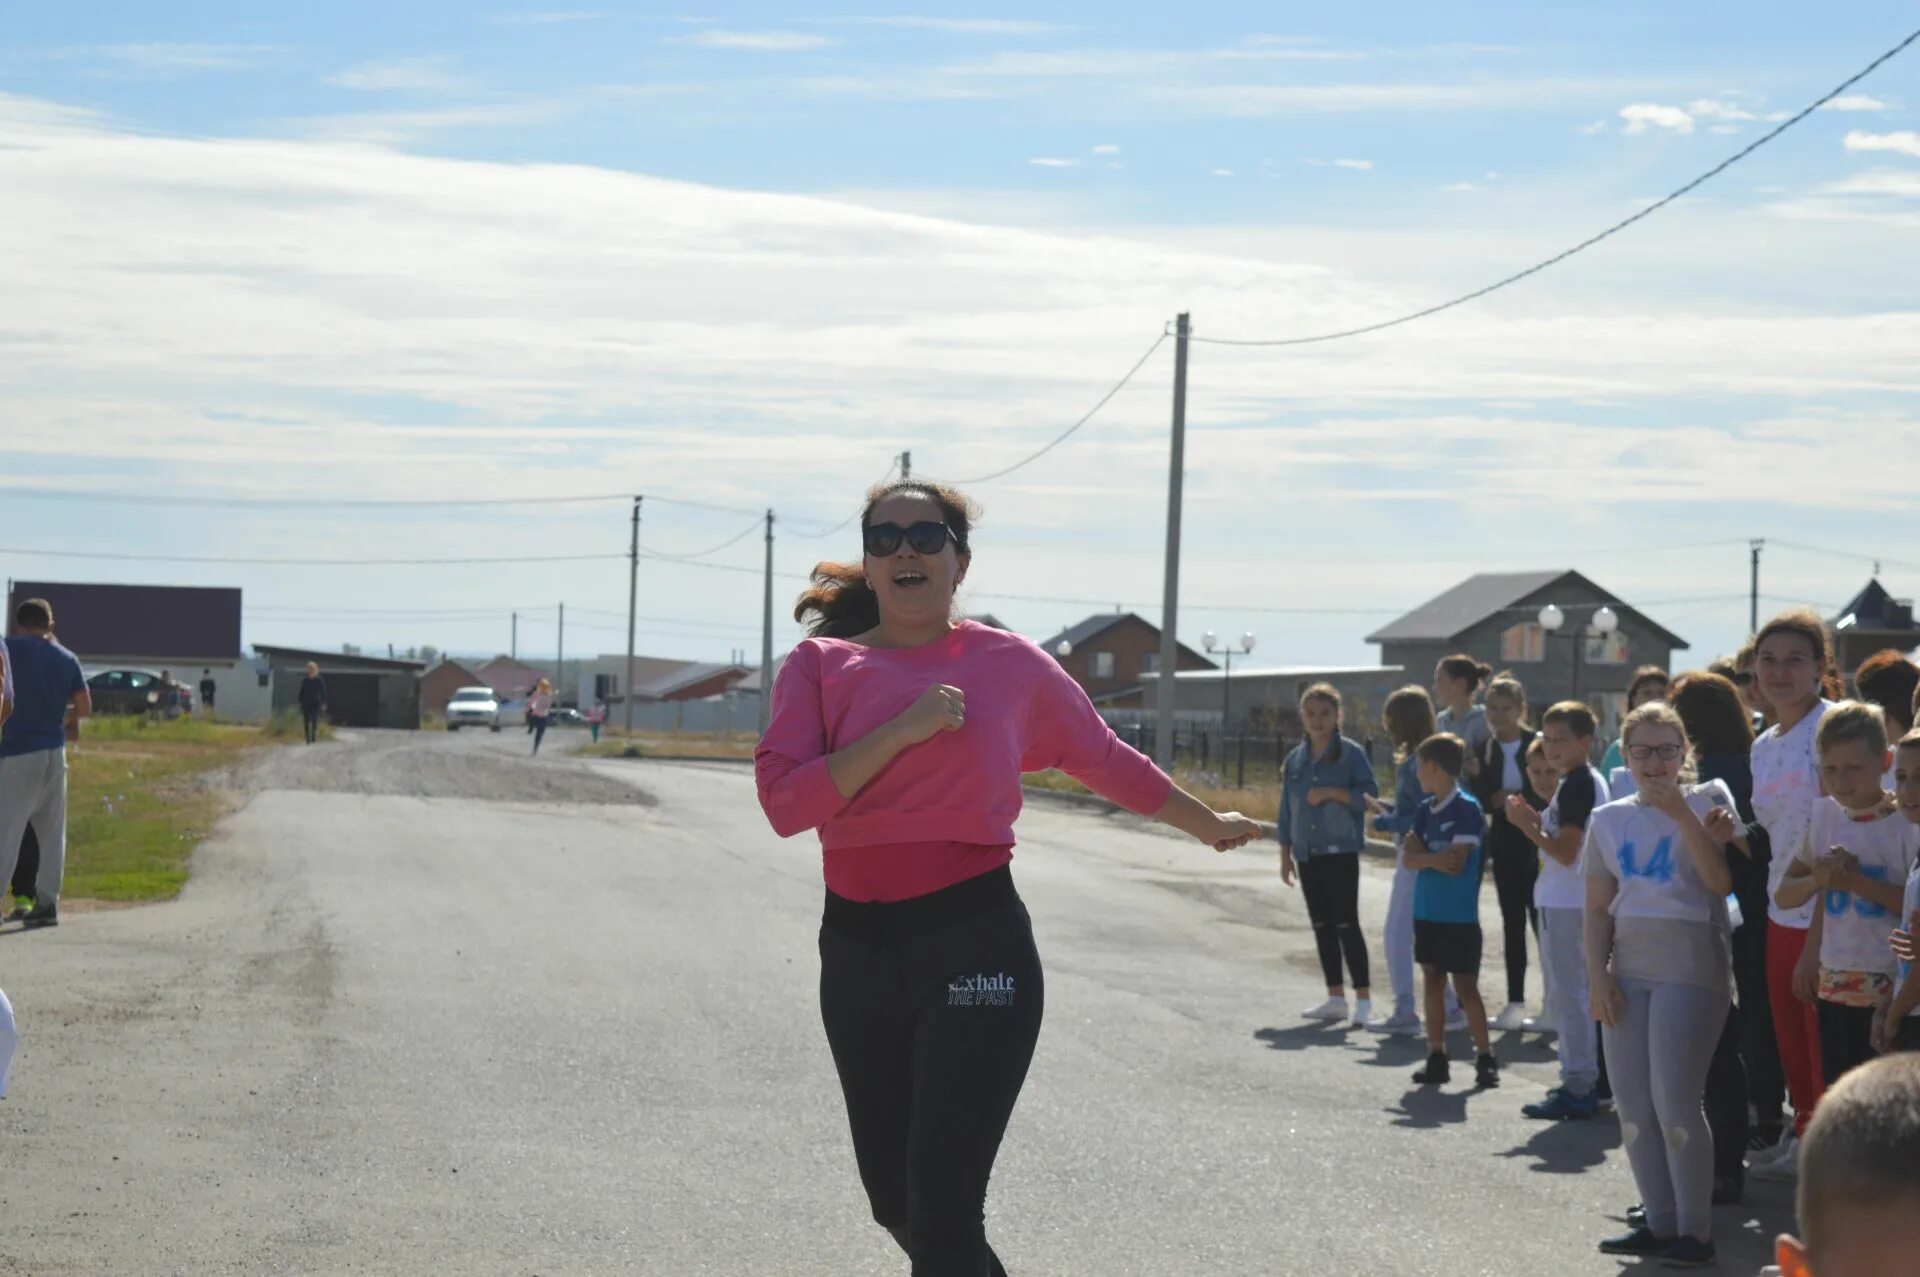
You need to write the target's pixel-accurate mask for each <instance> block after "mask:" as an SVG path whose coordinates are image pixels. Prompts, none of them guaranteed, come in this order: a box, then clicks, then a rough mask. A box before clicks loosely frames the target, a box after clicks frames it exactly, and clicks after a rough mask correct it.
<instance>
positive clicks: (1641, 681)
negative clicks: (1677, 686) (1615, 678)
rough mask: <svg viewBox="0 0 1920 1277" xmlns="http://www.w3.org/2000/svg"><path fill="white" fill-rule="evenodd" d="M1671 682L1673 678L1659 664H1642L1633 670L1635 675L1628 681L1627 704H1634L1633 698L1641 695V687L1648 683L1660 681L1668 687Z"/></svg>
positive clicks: (1630, 705) (1659, 682)
mask: <svg viewBox="0 0 1920 1277" xmlns="http://www.w3.org/2000/svg"><path fill="white" fill-rule="evenodd" d="M1671 682H1672V680H1670V679H1669V678H1668V677H1667V672H1666V671H1665V670H1663V669H1661V668H1660V667H1659V666H1658V665H1642V666H1641V667H1640V668H1639V669H1637V670H1635V671H1634V672H1633V677H1632V678H1631V679H1629V680H1628V681H1627V705H1628V706H1629V707H1632V706H1633V698H1634V697H1635V696H1637V695H1639V693H1640V689H1641V688H1642V687H1644V686H1645V685H1646V684H1648V683H1658V684H1660V686H1662V687H1667V686H1670V685H1671Z"/></svg>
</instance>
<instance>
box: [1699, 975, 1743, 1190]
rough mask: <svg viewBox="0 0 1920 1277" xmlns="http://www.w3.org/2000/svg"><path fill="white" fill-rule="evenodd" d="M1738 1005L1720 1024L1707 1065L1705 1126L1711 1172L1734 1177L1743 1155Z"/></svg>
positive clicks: (1741, 1062)
mask: <svg viewBox="0 0 1920 1277" xmlns="http://www.w3.org/2000/svg"><path fill="white" fill-rule="evenodd" d="M1740 1014H1741V1013H1740V1008H1739V1007H1734V1008H1733V1009H1732V1011H1731V1012H1730V1013H1729V1014H1728V1016H1727V1018H1726V1022H1725V1023H1723V1024H1722V1025H1721V1026H1720V1040H1719V1041H1718V1042H1716V1043H1714V1047H1713V1060H1712V1062H1711V1063H1709V1064H1708V1065H1707V1092H1706V1097H1705V1101H1706V1110H1707V1129H1708V1130H1710V1131H1712V1132H1713V1173H1714V1174H1715V1175H1716V1176H1718V1177H1720V1178H1722V1179H1733V1178H1737V1177H1738V1176H1739V1175H1740V1174H1741V1173H1742V1172H1743V1171H1744V1170H1745V1168H1746V1157H1747V1066H1746V1064H1745V1062H1744V1061H1743V1060H1742V1059H1741V1058H1740V1042H1741V1039H1742V1036H1743V1035H1742V1033H1741V1028H1740Z"/></svg>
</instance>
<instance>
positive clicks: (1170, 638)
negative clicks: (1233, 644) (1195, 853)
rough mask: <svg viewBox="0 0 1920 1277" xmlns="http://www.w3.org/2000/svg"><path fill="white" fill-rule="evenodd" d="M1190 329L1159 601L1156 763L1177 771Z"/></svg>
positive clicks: (1184, 323) (1178, 385) (1178, 395)
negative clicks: (1175, 729)
mask: <svg viewBox="0 0 1920 1277" xmlns="http://www.w3.org/2000/svg"><path fill="white" fill-rule="evenodd" d="M1191 331H1192V324H1191V322H1190V319H1189V316H1188V314H1187V312H1186V311H1181V312H1180V319H1179V322H1178V324H1177V326H1176V328H1175V330H1174V335H1175V338H1176V340H1175V343H1174V348H1173V451H1172V456H1171V457H1170V459H1169V461H1168V464H1167V578H1166V587H1165V590H1164V592H1163V593H1162V595H1161V599H1160V671H1159V672H1160V682H1159V688H1158V691H1159V698H1158V699H1159V706H1158V709H1159V713H1158V714H1157V715H1156V716H1155V717H1156V722H1157V724H1158V725H1157V727H1156V728H1155V730H1154V736H1153V761H1155V762H1156V763H1158V764H1160V767H1161V769H1162V770H1164V771H1171V770H1173V724H1174V714H1173V707H1174V690H1175V689H1174V674H1175V673H1176V672H1177V671H1178V670H1179V668H1180V639H1179V636H1178V630H1179V627H1180V489H1181V485H1182V483H1183V482H1184V480H1185V477H1186V459H1187V337H1188V335H1189V334H1190V333H1191Z"/></svg>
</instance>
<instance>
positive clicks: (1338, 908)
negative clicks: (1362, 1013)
mask: <svg viewBox="0 0 1920 1277" xmlns="http://www.w3.org/2000/svg"><path fill="white" fill-rule="evenodd" d="M1300 894H1301V895H1303V896H1305V897H1306V898H1307V917H1308V918H1309V919H1311V920H1312V922H1313V942H1314V944H1316V945H1318V946H1319V948H1320V971H1321V974H1323V975H1325V976H1326V978H1327V987H1328V988H1330V989H1331V988H1333V987H1335V986H1336V985H1341V984H1345V983H1346V981H1344V980H1342V979H1341V978H1340V959H1341V957H1342V955H1344V956H1345V957H1346V960H1347V971H1348V973H1349V974H1350V975H1352V977H1353V987H1354V988H1356V989H1367V988H1371V987H1372V984H1373V981H1372V980H1370V979H1369V978H1368V972H1367V937H1366V935H1365V934H1364V933H1362V932H1361V930H1360V857H1359V856H1358V855H1356V854H1354V853H1352V852H1335V853H1328V852H1321V853H1319V854H1318V855H1314V856H1309V857H1307V858H1306V859H1305V860H1302V861H1301V862H1300Z"/></svg>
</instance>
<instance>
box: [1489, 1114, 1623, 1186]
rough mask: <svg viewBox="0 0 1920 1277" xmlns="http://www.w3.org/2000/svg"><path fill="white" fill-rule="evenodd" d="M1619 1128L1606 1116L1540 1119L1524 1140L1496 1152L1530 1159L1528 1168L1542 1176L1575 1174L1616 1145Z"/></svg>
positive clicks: (1588, 1168) (1597, 1161)
mask: <svg viewBox="0 0 1920 1277" xmlns="http://www.w3.org/2000/svg"><path fill="white" fill-rule="evenodd" d="M1619 1144H1620V1127H1619V1126H1618V1124H1616V1123H1615V1122H1613V1121H1612V1120H1611V1119H1609V1118H1605V1117H1600V1118H1595V1119H1593V1120H1592V1121H1587V1122H1543V1123H1541V1125H1540V1129H1539V1130H1537V1131H1535V1132H1534V1133H1533V1135H1532V1136H1530V1137H1529V1138H1528V1140H1527V1142H1526V1143H1524V1144H1522V1145H1520V1146H1519V1147H1517V1148H1511V1149H1508V1150H1507V1151H1506V1152H1504V1153H1501V1154H1499V1156H1501V1157H1507V1158H1521V1157H1524V1158H1530V1159H1532V1164H1531V1165H1530V1166H1529V1167H1528V1168H1527V1169H1528V1170H1533V1171H1539V1172H1541V1173H1542V1174H1546V1175H1577V1174H1579V1173H1580V1172H1581V1171H1587V1170H1592V1169H1593V1168H1594V1167H1596V1166H1598V1165H1600V1164H1601V1163H1602V1162H1604V1161H1606V1160H1607V1150H1608V1149H1612V1148H1617V1147H1619Z"/></svg>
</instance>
